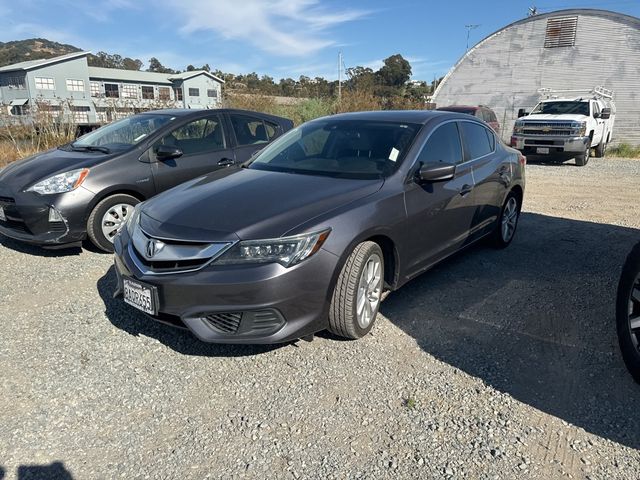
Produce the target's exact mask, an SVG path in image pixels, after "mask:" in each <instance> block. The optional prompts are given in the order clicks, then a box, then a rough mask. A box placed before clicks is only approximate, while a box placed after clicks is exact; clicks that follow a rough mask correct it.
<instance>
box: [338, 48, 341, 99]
mask: <svg viewBox="0 0 640 480" xmlns="http://www.w3.org/2000/svg"><path fill="white" fill-rule="evenodd" d="M341 99H342V52H338V101H340V100H341Z"/></svg>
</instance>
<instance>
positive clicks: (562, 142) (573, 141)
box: [511, 135, 590, 155]
mask: <svg viewBox="0 0 640 480" xmlns="http://www.w3.org/2000/svg"><path fill="white" fill-rule="evenodd" d="M589 142H590V139H589V137H567V136H562V135H513V136H512V137H511V146H512V147H513V148H516V149H518V150H520V151H521V152H522V153H523V154H525V155H540V154H539V153H538V148H539V147H540V148H548V149H549V154H550V155H551V154H566V155H579V154H582V153H584V151H585V150H586V148H587V146H588V145H589ZM543 155H544V154H543Z"/></svg>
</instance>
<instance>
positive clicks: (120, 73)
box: [0, 52, 224, 125]
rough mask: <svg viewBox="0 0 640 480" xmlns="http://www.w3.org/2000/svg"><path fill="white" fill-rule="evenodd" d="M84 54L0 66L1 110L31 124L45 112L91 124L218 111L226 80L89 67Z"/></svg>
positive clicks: (196, 74)
mask: <svg viewBox="0 0 640 480" xmlns="http://www.w3.org/2000/svg"><path fill="white" fill-rule="evenodd" d="M88 54H89V52H74V53H70V54H67V55H62V56H59V57H54V58H48V59H42V60H31V61H27V62H20V63H15V64H13V65H7V66H4V67H0V108H1V109H2V110H4V112H6V114H7V115H8V116H9V119H11V120H14V119H15V120H29V118H30V117H31V116H33V115H34V114H37V113H38V112H40V113H41V112H46V113H47V114H48V115H53V116H65V115H68V116H70V117H71V118H73V120H74V121H75V122H76V123H77V124H78V125H91V124H95V123H106V122H110V121H112V120H115V119H118V118H123V117H125V116H128V115H131V114H132V113H136V112H140V111H144V110H154V109H158V108H174V107H182V108H217V107H219V106H220V103H221V88H222V84H223V83H224V80H222V79H221V78H218V77H216V76H215V75H213V74H212V73H210V72H207V71H204V70H193V71H189V72H184V73H178V74H173V73H171V74H169V73H156V72H141V71H136V70H120V69H114V68H99V67H90V66H88V64H87V55H88ZM3 116H4V114H3ZM12 117H13V118H12ZM5 120H6V118H5Z"/></svg>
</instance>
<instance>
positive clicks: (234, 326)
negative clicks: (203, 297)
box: [201, 309, 285, 335]
mask: <svg viewBox="0 0 640 480" xmlns="http://www.w3.org/2000/svg"><path fill="white" fill-rule="evenodd" d="M201 318H202V319H203V320H204V321H205V322H206V323H207V325H209V326H210V327H211V328H212V329H213V330H214V331H216V332H218V333H221V334H223V335H269V334H272V333H275V332H276V331H277V330H279V329H280V328H281V327H282V326H283V325H284V323H285V320H284V317H283V316H282V314H281V313H280V312H279V311H277V310H274V309H268V310H257V311H247V312H223V313H219V312H215V313H206V314H202V316H201Z"/></svg>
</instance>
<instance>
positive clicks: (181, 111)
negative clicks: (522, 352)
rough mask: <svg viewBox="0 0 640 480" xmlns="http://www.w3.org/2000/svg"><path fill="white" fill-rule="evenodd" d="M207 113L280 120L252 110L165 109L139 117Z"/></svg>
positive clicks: (144, 113) (145, 113)
mask: <svg viewBox="0 0 640 480" xmlns="http://www.w3.org/2000/svg"><path fill="white" fill-rule="evenodd" d="M205 112H211V113H245V114H250V115H262V116H265V117H272V118H280V119H284V117H278V116H276V115H271V114H269V113H262V112H255V111H252V110H242V109H240V108H211V109H206V108H165V109H160V110H149V111H148V112H141V113H140V114H139V115H173V116H174V117H186V116H188V115H197V114H202V113H205Z"/></svg>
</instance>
